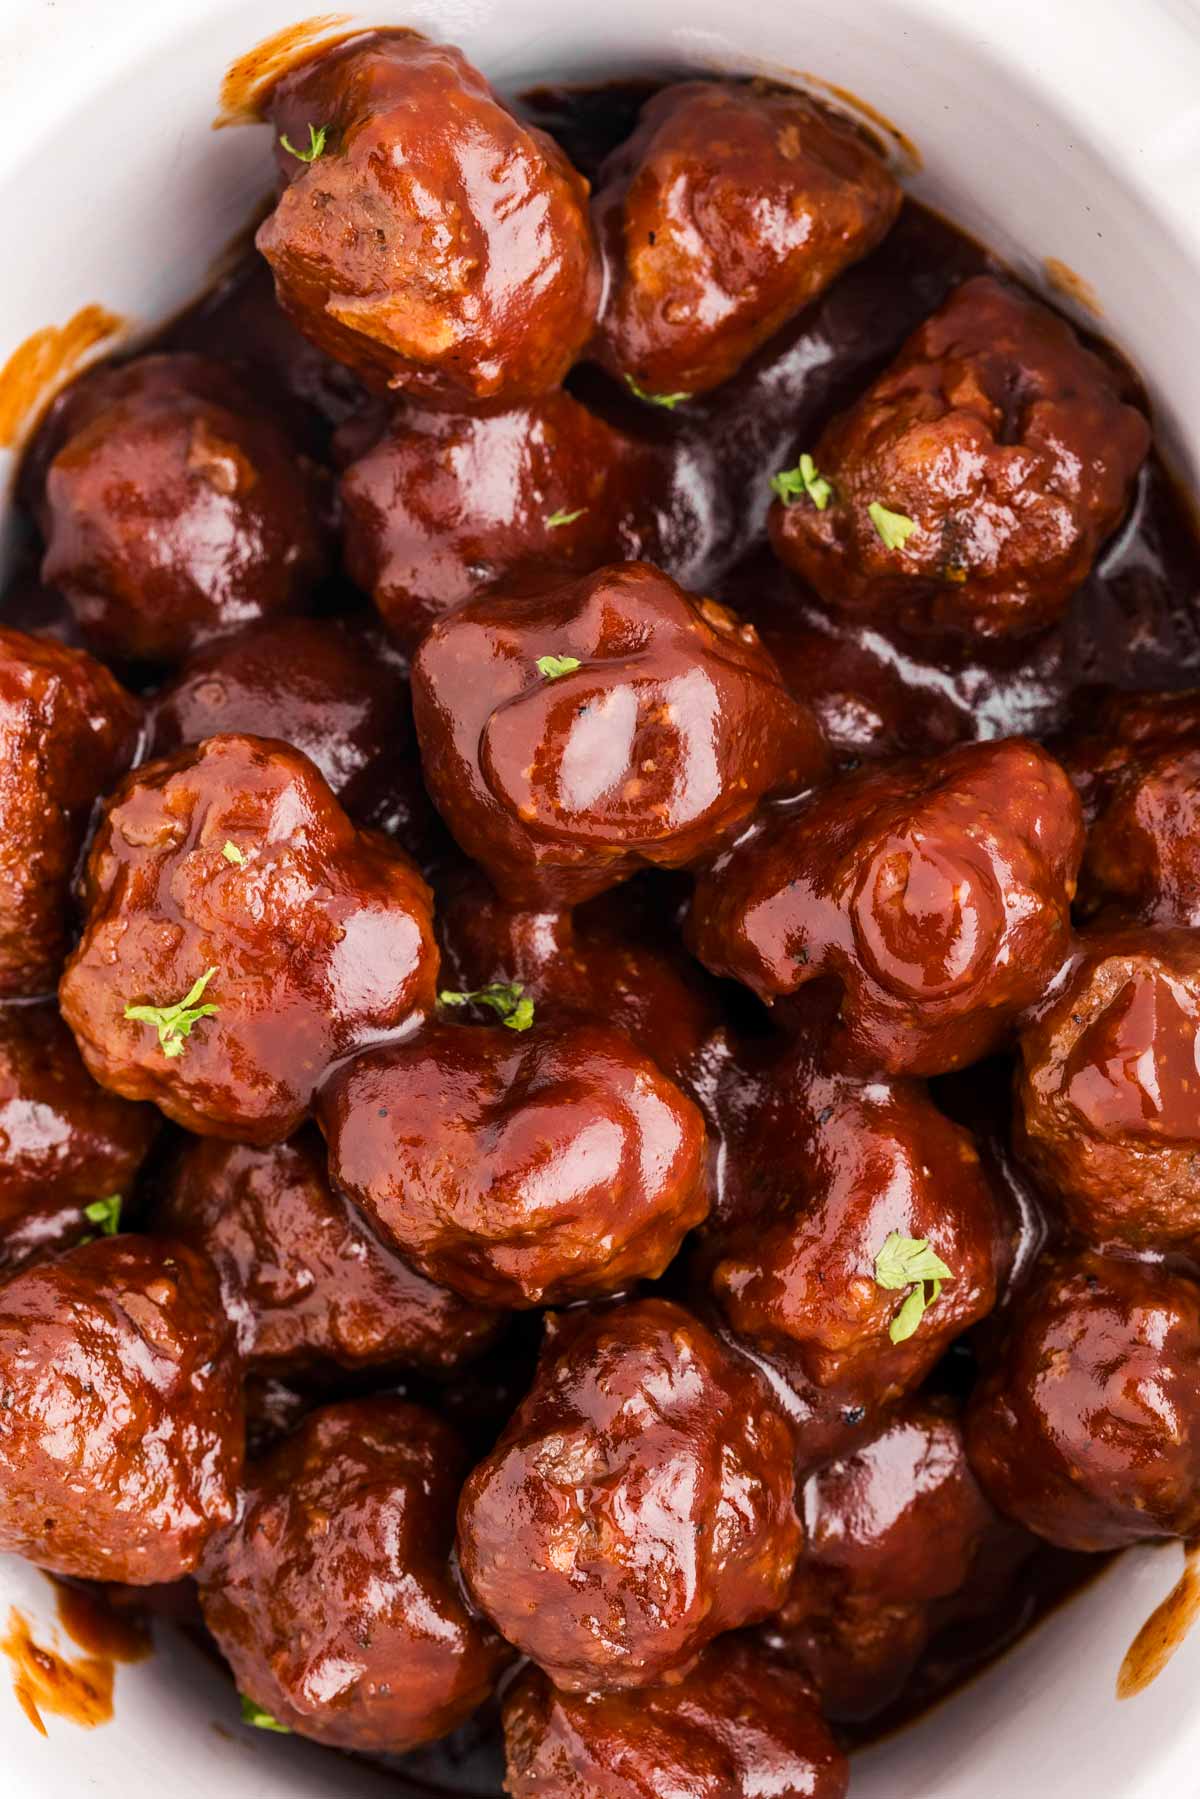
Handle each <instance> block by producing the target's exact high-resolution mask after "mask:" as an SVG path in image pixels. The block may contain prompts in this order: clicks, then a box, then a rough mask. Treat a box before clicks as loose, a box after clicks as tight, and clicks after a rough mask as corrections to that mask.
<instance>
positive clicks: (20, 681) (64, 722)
mask: <svg viewBox="0 0 1200 1799" xmlns="http://www.w3.org/2000/svg"><path fill="white" fill-rule="evenodd" d="M140 725H141V708H140V707H139V705H138V702H137V701H136V700H135V699H134V698H133V696H132V695H131V694H128V693H126V692H125V690H124V688H123V687H121V686H119V685H118V683H117V682H116V681H115V680H114V679H113V677H112V676H111V675H110V674H109V672H108V670H107V669H106V668H103V667H102V666H101V665H100V663H98V662H93V660H92V658H91V657H90V656H88V655H86V654H85V653H84V651H82V650H73V649H68V648H66V647H65V646H64V645H62V644H57V643H48V642H46V641H44V640H42V639H39V638H36V637H28V636H26V635H25V633H24V632H23V631H10V630H7V629H5V628H3V627H0V999H15V998H18V997H21V996H28V995H33V994H37V993H45V992H47V991H48V990H50V989H52V988H53V986H54V983H55V981H56V980H57V979H58V972H59V969H60V968H61V967H62V962H63V958H64V956H65V955H66V953H67V944H68V941H69V935H70V928H71V908H70V891H69V890H70V882H71V876H72V873H73V872H74V868H75V862H76V859H77V857H78V855H79V851H80V847H81V845H82V843H83V837H84V832H85V830H86V828H87V823H88V817H89V814H90V812H91V809H92V805H93V802H94V801H95V799H96V797H97V795H99V794H101V793H103V792H104V791H105V789H106V788H108V787H110V786H111V785H112V784H113V783H114V782H115V781H116V779H117V777H118V776H119V775H121V774H123V773H124V772H125V770H126V769H127V768H128V767H129V764H130V762H131V761H132V760H133V758H134V754H135V752H136V750H137V747H138V735H139V730H140Z"/></svg>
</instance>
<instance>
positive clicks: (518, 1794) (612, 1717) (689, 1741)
mask: <svg viewBox="0 0 1200 1799" xmlns="http://www.w3.org/2000/svg"><path fill="white" fill-rule="evenodd" d="M504 1737H505V1745H506V1748H507V1751H508V1778H507V1780H506V1782H505V1791H506V1792H508V1793H509V1794H511V1795H512V1799H663V1796H664V1795H670V1796H671V1799H676V1795H678V1796H679V1799H682V1796H683V1795H685V1794H686V1796H687V1799H746V1796H747V1794H759V1795H764V1796H765V1795H767V1794H770V1795H771V1799H844V1795H845V1793H846V1791H847V1782H848V1780H849V1768H848V1766H847V1762H846V1758H845V1756H844V1755H843V1754H842V1752H841V1750H840V1749H839V1748H838V1746H837V1744H836V1743H835V1742H834V1740H833V1738H832V1737H831V1736H830V1734H829V1731H828V1729H827V1728H826V1726H825V1724H824V1722H823V1721H822V1718H821V1714H820V1712H819V1711H818V1710H817V1708H816V1706H815V1704H814V1703H813V1699H812V1694H811V1691H810V1689H809V1686H808V1683H807V1682H806V1681H805V1679H804V1677H803V1676H802V1675H800V1674H798V1673H797V1672H796V1671H795V1670H794V1669H789V1668H785V1667H781V1666H779V1665H778V1664H777V1663H775V1662H772V1661H770V1660H769V1659H768V1658H767V1657H766V1656H765V1655H764V1654H763V1653H762V1651H761V1650H759V1649H758V1648H756V1646H755V1645H753V1644H751V1643H748V1642H746V1641H745V1640H744V1639H741V1638H738V1637H730V1638H726V1639H725V1641H723V1642H720V1643H714V1644H713V1646H712V1647H711V1648H710V1649H707V1650H705V1652H704V1654H703V1656H702V1657H701V1658H700V1660H699V1662H697V1664H696V1666H695V1668H694V1669H693V1670H692V1671H691V1673H690V1674H687V1675H686V1676H685V1677H684V1678H683V1679H682V1680H680V1681H678V1682H676V1683H675V1684H674V1685H672V1686H662V1687H647V1688H643V1689H642V1690H641V1691H639V1692H637V1693H633V1694H625V1693H579V1694H577V1693H560V1692H557V1691H556V1690H555V1688H554V1687H552V1686H551V1684H550V1682H549V1681H548V1680H547V1679H546V1677H545V1675H544V1674H540V1673H538V1671H537V1670H536V1669H535V1668H530V1669H528V1670H527V1671H526V1672H525V1673H524V1674H523V1675H522V1676H521V1678H520V1679H519V1680H518V1681H517V1683H516V1684H515V1686H513V1687H512V1688H511V1689H510V1691H509V1693H508V1696H507V1698H506V1699H505V1702H504Z"/></svg>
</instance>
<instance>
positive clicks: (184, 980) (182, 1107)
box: [59, 736, 437, 1145]
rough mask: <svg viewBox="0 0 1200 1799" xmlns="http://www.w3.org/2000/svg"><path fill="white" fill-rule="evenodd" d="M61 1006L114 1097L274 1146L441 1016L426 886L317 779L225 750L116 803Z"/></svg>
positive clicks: (282, 756) (179, 766) (298, 761)
mask: <svg viewBox="0 0 1200 1799" xmlns="http://www.w3.org/2000/svg"><path fill="white" fill-rule="evenodd" d="M86 897H87V902H88V906H89V916H88V921H87V925H86V927H85V930H84V934H83V938H82V941H81V942H80V944H79V947H78V948H77V949H76V950H75V952H74V954H73V955H72V956H71V959H70V961H69V963H68V965H67V970H66V973H65V974H64V976H63V979H62V983H61V987H60V990H59V997H60V1003H61V1005H62V1010H63V1015H64V1017H65V1018H66V1020H67V1023H68V1024H69V1025H70V1026H71V1029H72V1030H73V1031H74V1032H75V1036H76V1039H77V1041H78V1043H79V1047H80V1050H81V1051H82V1054H83V1059H84V1061H85V1062H86V1063H87V1065H88V1068H89V1069H90V1070H91V1073H92V1074H93V1075H94V1076H95V1078H96V1079H97V1080H98V1081H99V1082H100V1083H101V1085H102V1086H105V1087H109V1088H111V1089H112V1090H113V1091H114V1092H116V1093H123V1094H124V1095H125V1097H126V1098H128V1099H153V1100H154V1101H155V1102H156V1103H157V1104H158V1105H159V1106H160V1107H161V1109H162V1110H163V1111H164V1112H165V1113H166V1114H167V1116H168V1117H169V1118H173V1119H174V1120H175V1122H176V1123H177V1124H182V1125H184V1126H186V1128H187V1129H189V1130H193V1131H196V1132H198V1133H199V1134H200V1135H201V1136H213V1137H232V1138H236V1139H238V1140H239V1141H243V1142H246V1143H255V1144H259V1145H262V1144H267V1143H275V1142H278V1141H280V1140H281V1139H282V1138H284V1137H288V1136H290V1135H291V1134H292V1133H293V1132H294V1131H295V1130H296V1129H297V1128H298V1126H299V1125H300V1124H301V1122H302V1121H303V1120H304V1118H305V1117H306V1116H307V1114H308V1112H309V1109H310V1107H311V1105H312V1101H313V1096H314V1094H315V1092H316V1089H317V1087H318V1086H319V1085H320V1083H321V1081H322V1080H323V1079H324V1077H325V1075H326V1073H327V1071H328V1069H329V1068H330V1066H331V1065H332V1064H333V1063H334V1062H335V1061H338V1060H340V1059H341V1058H343V1057H345V1056H348V1055H351V1054H353V1052H354V1051H355V1050H356V1049H358V1048H360V1047H361V1046H362V1045H363V1044H364V1043H366V1042H368V1041H371V1040H373V1039H374V1038H377V1037H378V1035H379V1034H380V1032H382V1031H388V1030H396V1029H399V1028H400V1027H402V1026H404V1025H405V1024H407V1023H408V1022H409V1021H410V1020H412V1019H413V1018H414V1017H418V1016H419V1015H420V1014H421V1013H422V1012H423V1011H424V1010H425V1009H427V1008H428V1007H429V1006H430V1005H431V1004H432V1002H433V995H434V988H435V980H436V973H437V951H436V948H435V947H434V943H433V929H432V924H431V920H430V911H429V905H430V895H429V890H428V888H427V887H426V886H425V883H424V882H423V881H422V879H421V877H420V875H419V874H418V873H417V871H416V869H415V868H414V867H413V865H412V864H411V863H410V862H409V861H408V859H407V857H405V856H403V855H401V854H400V852H399V851H398V850H396V849H394V848H393V847H392V846H391V845H389V844H388V843H387V842H386V841H385V840H384V839H383V838H377V837H375V836H373V835H371V834H367V833H363V832H360V831H356V830H355V828H354V826H353V825H352V824H351V823H350V821H349V819H348V818H347V817H346V815H345V813H344V812H343V811H342V809H341V807H340V806H339V805H338V803H337V801H336V800H335V799H334V797H333V795H332V794H331V793H330V791H329V788H328V787H327V786H326V784H325V782H324V780H323V779H322V778H321V776H320V774H318V772H317V770H316V768H315V767H314V766H313V764H312V763H311V762H310V761H309V760H308V757H307V756H304V755H301V754H300V752H299V751H298V750H293V749H289V748H288V746H287V745H286V744H283V743H277V742H274V741H272V740H271V739H269V738H259V737H239V736H226V737H210V738H209V739H208V741H207V743H203V744H201V745H200V747H199V748H198V749H193V750H185V751H183V752H182V753H181V754H180V755H178V756H176V757H174V758H173V759H171V760H169V761H162V762H153V763H150V764H149V765H148V766H147V767H145V768H143V769H141V770H139V772H138V773H137V774H136V775H134V776H131V777H130V778H129V779H128V780H127V781H126V782H125V784H124V785H123V786H122V787H121V788H119V789H118V791H117V793H116V795H115V796H114V798H113V800H112V802H111V804H110V806H109V808H108V811H107V813H106V815H105V818H104V821H103V823H102V825H101V827H100V830H99V832H98V834H97V837H96V841H95V843H94V844H93V846H92V851H91V855H90V856H89V858H88V866H87V880H86Z"/></svg>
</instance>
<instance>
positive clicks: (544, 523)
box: [341, 391, 672, 648]
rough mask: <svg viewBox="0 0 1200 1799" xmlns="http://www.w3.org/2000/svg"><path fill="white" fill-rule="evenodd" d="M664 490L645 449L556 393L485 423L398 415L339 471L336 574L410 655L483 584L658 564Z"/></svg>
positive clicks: (543, 583)
mask: <svg viewBox="0 0 1200 1799" xmlns="http://www.w3.org/2000/svg"><path fill="white" fill-rule="evenodd" d="M668 484H669V474H668V470H667V468H666V466H665V464H664V463H663V461H662V459H661V457H660V456H659V455H658V454H657V453H656V452H655V451H654V450H653V449H651V448H650V447H649V446H647V445H639V444H634V443H632V442H631V441H630V440H629V439H628V438H626V437H623V436H622V435H621V434H620V433H619V432H617V431H615V430H614V429H613V428H612V426H611V425H608V424H605V422H604V421H603V419H600V418H598V417H596V416H595V415H594V414H593V413H590V412H588V411H587V410H586V409H585V408H584V407H583V406H581V405H580V404H579V402H578V400H573V399H572V398H571V396H570V395H569V394H566V393H563V392H561V391H559V392H556V393H551V394H546V395H545V396H544V397H543V398H542V399H540V400H535V401H533V402H532V403H531V404H529V405H527V406H520V407H514V408H512V409H510V410H508V411H506V412H499V413H494V414H492V415H491V416H490V417H486V418H469V417H464V416H462V415H455V414H451V413H444V412H417V411H412V410H410V411H406V412H403V413H401V414H399V415H398V416H397V417H395V418H394V419H393V420H392V422H391V423H390V425H388V427H387V428H386V429H385V430H384V431H383V433H382V435H381V436H379V438H378V439H377V440H376V442H375V443H374V444H372V445H371V447H370V448H368V449H367V450H365V452H364V453H363V454H362V455H360V456H358V457H357V458H356V459H355V460H354V461H353V462H351V463H350V465H349V467H348V468H347V469H346V471H345V473H344V474H343V476H342V487H341V491H342V510H343V516H344V545H345V557H346V568H347V571H348V573H349V575H350V577H351V579H352V580H354V581H356V582H357V583H358V585H359V586H360V587H361V588H364V589H365V591H366V592H367V593H369V594H370V595H371V596H372V598H373V599H374V601H375V604H376V605H377V606H378V608H379V610H380V612H381V613H382V614H383V617H384V619H385V621H386V623H387V626H388V629H389V630H390V631H391V632H392V633H393V635H394V636H395V637H396V638H397V639H398V641H399V642H400V643H402V644H404V645H406V646H407V647H410V648H411V647H413V646H415V645H416V644H417V643H418V642H419V641H420V639H421V637H422V635H423V634H424V632H425V630H426V629H427V627H428V626H429V625H430V624H431V623H432V621H433V620H434V619H435V618H440V617H441V616H442V614H443V613H445V612H448V611H449V610H450V609H451V607H453V606H457V605H458V604H459V603H460V601H462V600H466V599H470V598H471V596H472V595H473V594H476V593H480V592H482V591H484V590H486V589H489V588H499V589H501V590H502V591H505V592H509V593H511V592H514V591H517V592H522V593H534V592H538V591H539V590H542V589H544V588H548V587H554V586H556V585H558V584H559V583H561V582H562V581H565V580H568V579H569V578H570V576H571V574H572V573H575V574H586V573H588V571H589V570H591V569H594V568H596V567H598V566H599V565H600V564H601V563H605V562H612V561H613V560H615V559H617V558H620V557H622V556H642V555H647V556H651V557H654V558H655V559H658V560H661V559H662V556H663V551H664V548H666V547H668V546H669V544H670V543H671V541H672V534H671V529H670V525H669V522H668V521H667V519H666V518H665V516H664V502H665V500H666V497H667V491H668Z"/></svg>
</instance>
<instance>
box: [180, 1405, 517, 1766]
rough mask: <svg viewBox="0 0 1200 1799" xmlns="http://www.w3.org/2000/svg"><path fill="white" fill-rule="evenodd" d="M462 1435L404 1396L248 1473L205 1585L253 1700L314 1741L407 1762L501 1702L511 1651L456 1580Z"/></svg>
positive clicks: (339, 1410)
mask: <svg viewBox="0 0 1200 1799" xmlns="http://www.w3.org/2000/svg"><path fill="white" fill-rule="evenodd" d="M464 1463H465V1457H464V1454H463V1448H462V1445H461V1443H460V1442H459V1440H458V1438H457V1437H456V1435H455V1433H454V1432H453V1431H452V1430H451V1429H450V1427H449V1426H448V1425H446V1424H444V1423H443V1422H442V1421H441V1420H440V1419H439V1418H435V1417H434V1416H433V1414H432V1413H430V1412H426V1411H423V1410H422V1409H421V1408H420V1407H418V1406H412V1405H408V1404H406V1403H405V1402H404V1401H403V1400H399V1399H388V1398H378V1399H366V1400H358V1401H345V1402H343V1403H341V1404H339V1405H332V1406H327V1407H326V1408H325V1409H324V1410H322V1411H319V1412H315V1413H314V1414H313V1415H312V1416H311V1417H310V1418H308V1419H306V1420H305V1422H304V1423H303V1424H301V1425H300V1427H299V1428H298V1429H297V1430H296V1431H295V1432H294V1433H293V1435H291V1436H290V1437H288V1438H287V1439H286V1440H285V1441H284V1442H283V1443H281V1444H280V1445H279V1447H278V1448H277V1449H275V1450H273V1451H272V1452H271V1454H270V1455H269V1456H267V1457H266V1458H265V1459H264V1460H262V1461H260V1462H256V1463H254V1464H252V1465H251V1467H250V1468H249V1470H248V1471H247V1477H246V1487H245V1492H244V1496H243V1500H242V1506H241V1511H240V1514H239V1517H238V1521H237V1523H236V1524H235V1525H234V1526H233V1527H232V1529H230V1530H229V1531H228V1532H226V1533H225V1534H224V1535H223V1536H221V1537H220V1538H218V1539H217V1540H215V1541H214V1543H213V1544H212V1546H211V1548H210V1551H209V1553H208V1555H207V1557H206V1559H205V1563H204V1566H203V1568H202V1570H201V1573H200V1600H201V1604H202V1606H203V1608H204V1621H205V1623H206V1624H207V1626H208V1628H209V1630H210V1631H211V1632H212V1634H213V1636H214V1637H215V1638H216V1640H217V1643H218V1645H219V1646H220V1649H221V1652H222V1654H223V1655H224V1656H225V1658H226V1660H227V1661H228V1662H229V1664H230V1666H231V1667H232V1668H233V1671H234V1675H235V1677H236V1679H237V1682H238V1687H239V1689H240V1691H241V1692H243V1693H245V1694H247V1695H248V1696H249V1697H250V1698H251V1699H252V1700H253V1701H254V1702H255V1704H256V1705H260V1706H262V1707H263V1708H264V1709H265V1710H266V1711H267V1712H268V1713H269V1714H270V1715H271V1717H273V1718H275V1719H277V1720H278V1722H279V1723H281V1724H285V1725H286V1726H287V1727H288V1728H289V1729H290V1730H295V1731H298V1732H299V1733H300V1734H301V1735H302V1736H308V1737H313V1738H315V1739H316V1740H317V1741H318V1742H321V1743H328V1744H330V1745H332V1746H334V1747H337V1748H342V1749H358V1750H367V1751H385V1752H389V1753H395V1754H398V1753H400V1752H402V1751H403V1750H405V1749H410V1748H412V1747H413V1746H414V1745H415V1744H417V1743H423V1742H428V1741H431V1740H432V1739H433V1738H435V1737H439V1736H443V1735H444V1734H445V1733H446V1732H447V1731H448V1730H451V1729H453V1727H454V1726H455V1725H456V1724H458V1723H461V1722H462V1720H463V1719H464V1718H466V1717H468V1716H469V1715H470V1713H471V1712H473V1711H474V1710H475V1708H476V1706H478V1705H480V1704H481V1703H482V1702H483V1701H484V1700H485V1699H486V1698H487V1697H488V1694H489V1693H490V1692H491V1690H492V1687H493V1686H494V1684H495V1681H496V1679H497V1677H498V1675H499V1674H500V1671H501V1669H502V1668H503V1666H504V1664H505V1662H506V1660H507V1659H508V1651H507V1650H506V1648H505V1646H504V1644H502V1643H501V1642H500V1641H499V1639H498V1638H497V1637H496V1636H494V1635H493V1633H492V1632H491V1631H490V1630H488V1628H487V1627H486V1625H484V1624H482V1623H481V1622H480V1621H479V1620H478V1619H477V1618H476V1617H475V1616H473V1615H472V1613H471V1612H469V1611H468V1610H467V1608H466V1606H465V1605H464V1603H463V1600H462V1598H461V1597H460V1595H459V1592H458V1589H457V1586H456V1584H455V1580H454V1574H453V1570H452V1566H451V1562H450V1551H451V1547H452V1543H453V1534H454V1523H453V1520H454V1498H455V1494H456V1492H457V1490H458V1483H459V1480H460V1479H461V1477H462V1472H463V1467H464Z"/></svg>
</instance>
